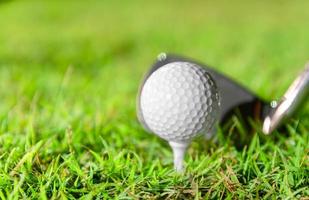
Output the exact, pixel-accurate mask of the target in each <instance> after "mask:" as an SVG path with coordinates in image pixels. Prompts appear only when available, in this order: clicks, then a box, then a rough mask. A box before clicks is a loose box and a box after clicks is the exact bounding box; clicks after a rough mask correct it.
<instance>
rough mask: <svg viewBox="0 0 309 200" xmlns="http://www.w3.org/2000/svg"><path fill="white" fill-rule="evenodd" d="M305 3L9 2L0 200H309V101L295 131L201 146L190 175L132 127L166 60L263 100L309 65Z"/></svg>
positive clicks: (3, 35) (1, 50) (1, 48)
mask: <svg viewBox="0 0 309 200" xmlns="http://www.w3.org/2000/svg"><path fill="white" fill-rule="evenodd" d="M308 4H309V2H308V1H296V2H295V1H293V2H291V1H277V2H275V1H274V2H260V1H255V2H250V3H249V2H247V1H235V2H233V4H230V2H229V1H220V2H216V1H210V2H202V1H201V2H196V3H192V2H190V1H181V2H166V1H161V2H160V1H152V2H142V1H140V2H132V1H114V2H105V1H89V2H85V1H74V2H73V1H65V2H61V1H44V2H42V1H3V2H2V3H0V88H1V89H0V97H1V98H0V99H1V101H0V198H1V199H22V198H29V199H74V198H84V199H93V198H96V199H101V198H103V199H208V198H210V199H244V198H246V199H260V198H262V199H278V198H279V199H295V198H297V199H308V198H309V188H308V185H309V159H308V152H309V149H308V146H309V138H308V137H309V135H308V131H309V128H308V127H309V117H308V113H309V112H308V111H309V108H308V105H307V106H306V107H305V108H304V109H303V110H302V111H301V112H300V114H299V115H297V116H296V117H295V118H294V119H293V120H291V121H289V124H288V131H287V132H286V133H282V132H275V133H274V134H272V135H271V136H268V137H265V136H263V135H262V134H261V133H260V131H257V133H255V134H254V136H253V138H252V140H251V141H250V143H248V144H246V145H245V147H244V148H242V149H237V148H236V147H235V145H234V143H235V142H234V141H233V139H232V136H231V133H232V128H233V127H234V128H235V127H236V129H237V126H238V123H237V120H234V121H233V124H232V128H231V129H230V130H229V131H228V132H226V131H223V130H221V129H219V131H218V134H217V138H218V140H210V141H204V140H202V139H201V138H199V139H197V140H195V141H194V142H193V144H192V145H191V146H190V148H189V150H188V154H187V156H186V167H187V170H186V172H185V173H184V174H177V173H175V172H174V171H173V169H172V155H171V150H170V148H169V147H168V145H167V143H166V142H165V141H162V140H160V139H159V138H157V137H156V136H154V135H152V134H148V133H147V132H145V131H144V130H143V129H142V128H141V126H140V125H139V123H138V122H137V120H136V117H135V96H136V93H137V88H138V84H139V81H140V79H141V77H142V75H143V73H145V72H146V70H147V68H148V67H149V65H150V64H151V62H152V61H153V60H154V59H155V57H156V55H157V54H158V53H160V52H161V51H166V52H174V53H178V54H183V55H187V56H189V57H193V58H198V59H199V60H201V61H203V62H206V63H208V64H210V65H212V66H215V67H216V69H217V70H219V71H222V72H224V73H225V74H228V75H230V76H231V77H234V78H236V79H237V80H238V81H239V82H240V83H242V84H245V85H246V86H248V87H249V88H250V89H251V90H253V91H255V92H256V93H257V94H259V95H260V96H261V97H263V98H265V99H272V98H279V97H280V96H281V95H282V94H283V92H284V91H285V89H286V88H287V86H288V85H289V84H290V82H291V81H292V80H293V79H294V77H295V76H296V75H297V74H298V72H299V71H300V70H301V69H302V67H303V65H304V63H305V62H306V60H307V59H308V50H309V45H308V44H309V37H308V32H309V28H308V26H307V23H308V22H307V19H308V17H309V13H308V10H307V8H308V6H309V5H308Z"/></svg>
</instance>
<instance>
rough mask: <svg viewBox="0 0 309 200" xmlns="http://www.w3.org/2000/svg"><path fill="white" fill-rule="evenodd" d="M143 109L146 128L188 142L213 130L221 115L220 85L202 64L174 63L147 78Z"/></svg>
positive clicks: (142, 90)
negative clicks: (218, 85)
mask: <svg viewBox="0 0 309 200" xmlns="http://www.w3.org/2000/svg"><path fill="white" fill-rule="evenodd" d="M140 111H141V115H142V118H143V123H145V125H146V127H147V128H149V129H150V130H151V131H152V132H154V133H155V134H157V135H158V136H160V137H161V138H163V139H165V140H168V141H172V142H180V143H181V142H182V143H183V142H187V141H190V140H191V139H193V138H194V137H195V136H197V135H199V134H202V133H208V132H210V131H211V130H212V129H213V127H214V124H215V122H216V120H217V117H218V114H219V96H218V91H217V87H216V84H215V83H214V81H213V79H212V78H211V76H210V75H209V73H207V71H206V70H205V69H203V68H202V67H200V66H198V65H196V64H192V63H188V62H172V63H169V64H166V65H164V66H162V67H160V68H159V69H157V70H156V71H154V72H153V73H152V74H151V75H150V76H149V77H148V78H147V80H146V81H145V83H144V85H143V87H142V89H141V93H140Z"/></svg>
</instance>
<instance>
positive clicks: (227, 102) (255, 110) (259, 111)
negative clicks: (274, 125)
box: [137, 53, 269, 131]
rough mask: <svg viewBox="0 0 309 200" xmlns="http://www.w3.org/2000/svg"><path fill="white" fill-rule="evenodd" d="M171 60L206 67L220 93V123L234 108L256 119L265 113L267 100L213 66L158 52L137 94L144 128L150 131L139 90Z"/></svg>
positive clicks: (138, 108) (226, 118)
mask: <svg viewBox="0 0 309 200" xmlns="http://www.w3.org/2000/svg"><path fill="white" fill-rule="evenodd" d="M171 62H190V63H194V64H197V65H199V66H201V67H203V68H204V69H206V71H207V72H208V73H209V74H210V75H211V76H212V78H213V79H214V81H215V82H216V84H217V87H218V91H219V95H220V104H221V108H220V115H219V121H220V123H224V122H225V121H226V120H228V119H229V118H230V116H232V115H233V114H234V112H235V110H236V109H237V110H238V111H240V113H241V115H242V116H243V117H244V118H249V117H250V118H254V119H256V120H261V119H263V117H264V116H265V113H267V108H268V105H269V104H268V102H266V101H264V100H262V99H261V98H259V97H258V96H257V95H255V94H254V93H252V92H250V91H249V90H247V89H246V88H244V87H242V86H241V85H240V84H238V83H236V82H235V81H233V80H232V79H230V78H228V77H226V76H224V75H222V74H221V73H219V72H217V71H215V70H214V69H213V68H211V67H209V66H207V65H205V64H202V63H199V62H196V61H194V60H191V59H188V58H184V57H181V56H177V55H173V54H166V53H161V54H159V56H158V58H157V60H156V61H155V62H154V64H153V65H152V67H151V68H150V69H149V71H148V72H147V73H146V75H145V76H144V79H143V81H142V82H141V85H140V88H139V93H138V96H137V115H138V119H139V121H140V122H141V124H142V125H143V126H144V128H145V129H146V130H148V131H150V129H149V128H148V127H147V124H146V123H145V121H144V118H143V115H142V112H141V109H140V93H141V90H142V88H143V85H144V83H145V81H146V80H147V78H148V77H149V76H150V75H151V74H152V73H153V72H155V71H156V70H157V69H159V68H160V67H162V66H164V65H166V64H168V63H171Z"/></svg>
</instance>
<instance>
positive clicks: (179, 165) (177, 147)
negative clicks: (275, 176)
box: [169, 142, 189, 172]
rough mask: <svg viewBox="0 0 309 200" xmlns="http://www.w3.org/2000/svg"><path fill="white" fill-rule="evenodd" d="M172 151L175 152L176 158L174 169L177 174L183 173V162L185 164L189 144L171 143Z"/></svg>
mask: <svg viewBox="0 0 309 200" xmlns="http://www.w3.org/2000/svg"><path fill="white" fill-rule="evenodd" d="M169 144H170V146H171V148H172V150H173V156H174V168H175V170H176V171H177V172H182V171H183V162H184V156H185V153H186V149H187V147H188V144H189V143H188V142H183V143H180V142H169Z"/></svg>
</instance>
